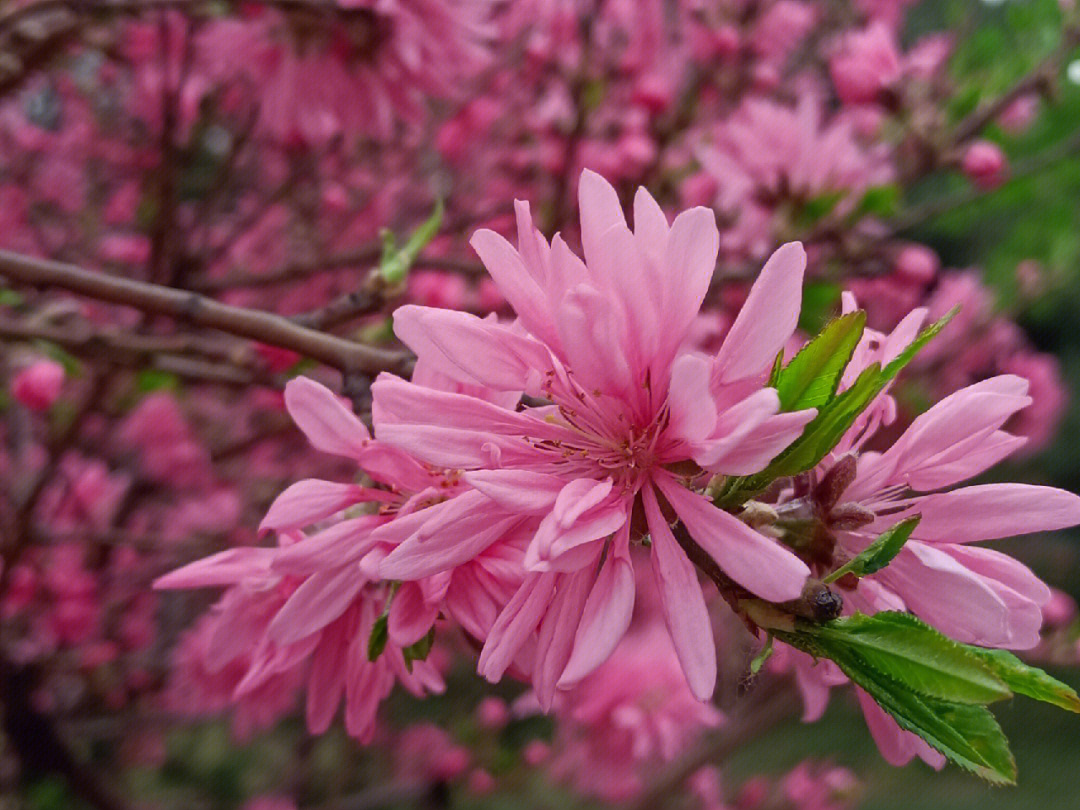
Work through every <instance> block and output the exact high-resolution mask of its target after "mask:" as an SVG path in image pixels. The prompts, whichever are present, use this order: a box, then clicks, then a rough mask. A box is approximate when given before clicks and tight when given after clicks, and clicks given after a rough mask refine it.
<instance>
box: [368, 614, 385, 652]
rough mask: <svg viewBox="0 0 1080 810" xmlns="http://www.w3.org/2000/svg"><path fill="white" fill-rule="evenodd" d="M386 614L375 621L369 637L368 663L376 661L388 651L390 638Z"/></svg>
mask: <svg viewBox="0 0 1080 810" xmlns="http://www.w3.org/2000/svg"><path fill="white" fill-rule="evenodd" d="M387 625H388V622H387V618H386V614H385V613H384V614H383V615H382V616H380V617H379V618H377V619H376V620H375V624H373V625H372V626H371V635H370V636H368V645H367V657H368V661H374V660H376V659H377V658H378V657H379V656H380V655H382V654H383V650H385V649H386V641H387V639H388V638H389V637H390V632H389V629H388V626H387Z"/></svg>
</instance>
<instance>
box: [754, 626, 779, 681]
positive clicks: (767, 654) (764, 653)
mask: <svg viewBox="0 0 1080 810" xmlns="http://www.w3.org/2000/svg"><path fill="white" fill-rule="evenodd" d="M775 640H776V639H775V637H774V636H773V634H772V633H769V635H768V638H766V639H765V646H764V647H762V648H761V652H759V653H758V654H757V655H755V656H754V658H753V660H752V661H751V662H750V674H751V675H757V674H758V673H759V672H761V668H762V667H763V666H765V662H766V661H768V660H769V659H770V658H772V654H773V642H774V641H775Z"/></svg>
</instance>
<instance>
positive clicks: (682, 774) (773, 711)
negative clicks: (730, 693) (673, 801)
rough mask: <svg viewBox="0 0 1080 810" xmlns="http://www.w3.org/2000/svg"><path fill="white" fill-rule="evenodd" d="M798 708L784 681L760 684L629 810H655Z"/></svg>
mask: <svg viewBox="0 0 1080 810" xmlns="http://www.w3.org/2000/svg"><path fill="white" fill-rule="evenodd" d="M798 707H799V698H798V695H797V694H796V693H795V691H794V690H793V689H792V688H791V685H790V684H788V683H786V682H784V681H775V680H774V681H770V682H769V683H763V684H760V685H759V686H758V687H757V688H756V689H755V690H754V691H753V692H751V694H750V695H748V696H747V697H746V698H744V699H743V701H742V703H741V704H740V705H738V706H737V707H736V709H735V711H733V712H731V713H729V714H728V716H727V720H726V722H725V723H724V724H723V725H722V726H720V728H718V729H716V730H715V731H713V732H710V733H708V734H706V735H705V736H704V737H703V738H702V740H701V742H700V743H699V744H698V745H697V746H696V747H695V748H692V749H691V750H689V751H687V752H686V753H685V754H683V755H682V756H681V757H679V758H678V759H676V760H675V761H674V762H672V763H671V764H670V765H668V766H667V767H666V768H664V769H663V770H662V771H661V772H660V774H659V775H658V776H657V777H656V779H654V780H653V782H652V783H651V784H650V785H648V787H646V788H645V790H643V791H642V793H641V795H640V796H638V798H637V799H636V800H635V801H634V802H633V803H632V804H630V805H629V806H628V810H653V808H656V807H663V806H665V801H666V800H667V799H668V797H670V796H671V795H672V794H673V793H675V792H677V791H678V790H679V789H680V788H681V787H682V786H683V785H684V784H685V782H686V780H687V779H688V778H689V777H690V776H691V775H692V774H693V773H694V772H696V771H697V770H699V769H700V768H703V767H705V766H706V765H710V764H716V763H720V762H722V761H723V760H724V759H726V758H727V757H729V756H730V755H731V754H733V753H734V752H735V751H737V750H738V749H739V748H740V747H741V746H743V745H745V744H746V743H747V742H748V741H749V740H752V739H754V738H755V737H760V736H762V735H764V734H765V733H766V732H768V731H770V730H771V729H772V728H773V727H774V726H777V725H779V724H780V723H782V722H783V721H784V720H787V719H788V718H789V717H791V716H792V715H793V714H794V713H795V712H796V711H797V710H798Z"/></svg>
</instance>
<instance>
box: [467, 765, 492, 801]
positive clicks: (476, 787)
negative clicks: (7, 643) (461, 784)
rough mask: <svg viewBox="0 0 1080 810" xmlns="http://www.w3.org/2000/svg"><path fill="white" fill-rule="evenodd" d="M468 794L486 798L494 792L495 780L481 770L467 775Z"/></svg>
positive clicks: (478, 769)
mask: <svg viewBox="0 0 1080 810" xmlns="http://www.w3.org/2000/svg"><path fill="white" fill-rule="evenodd" d="M468 788H469V792H470V793H472V794H473V795H474V796H486V795H487V794H489V793H491V791H493V790H495V778H494V777H493V776H492V775H491V774H490V773H488V772H487V771H486V770H484V769H483V768H477V769H476V770H475V771H473V772H472V773H470V774H469V784H468Z"/></svg>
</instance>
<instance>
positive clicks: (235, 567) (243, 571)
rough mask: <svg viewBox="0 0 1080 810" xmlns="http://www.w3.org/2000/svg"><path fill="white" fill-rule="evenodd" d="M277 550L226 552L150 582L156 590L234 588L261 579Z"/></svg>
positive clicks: (190, 564)
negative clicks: (245, 582) (219, 586)
mask: <svg viewBox="0 0 1080 810" xmlns="http://www.w3.org/2000/svg"><path fill="white" fill-rule="evenodd" d="M276 553H277V549H273V548H230V549H228V550H226V551H219V552H218V553H217V554H211V555H210V556H209V557H204V558H203V559H201V560H196V561H195V562H193V563H188V564H187V565H185V566H184V567H183V568H178V569H177V570H175V571H171V572H169V573H168V574H165V575H164V576H160V577H158V578H157V579H155V580H154V588H155V589H156V590H178V589H186V588H208V587H214V586H218V585H235V584H236V583H237V582H240V581H241V580H243V579H245V578H247V577H251V576H265V575H266V574H268V573H269V571H270V561H271V560H273V558H274V555H275V554H276Z"/></svg>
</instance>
